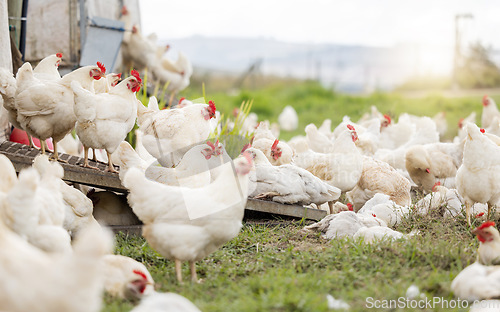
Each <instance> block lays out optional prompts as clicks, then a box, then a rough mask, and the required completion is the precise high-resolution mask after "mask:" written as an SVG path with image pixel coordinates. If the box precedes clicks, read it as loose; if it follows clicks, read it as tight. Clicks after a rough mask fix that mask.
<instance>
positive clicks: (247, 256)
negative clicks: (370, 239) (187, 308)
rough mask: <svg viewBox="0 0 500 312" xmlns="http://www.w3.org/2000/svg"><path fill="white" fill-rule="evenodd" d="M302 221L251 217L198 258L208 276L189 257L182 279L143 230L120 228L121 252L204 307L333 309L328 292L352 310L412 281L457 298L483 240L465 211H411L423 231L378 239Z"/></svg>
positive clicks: (115, 307) (397, 293)
mask: <svg viewBox="0 0 500 312" xmlns="http://www.w3.org/2000/svg"><path fill="white" fill-rule="evenodd" d="M302 228H303V224H301V223H300V222H294V221H281V222H280V223H279V224H278V225H276V224H275V225H265V224H249V223H246V224H245V225H244V227H243V229H242V231H241V232H240V234H239V235H238V236H237V237H236V238H234V239H233V240H231V241H230V242H228V243H227V244H226V245H224V246H223V247H222V248H221V249H219V250H218V251H216V252H215V253H213V254H212V255H210V256H208V257H207V258H206V259H204V260H202V261H200V262H198V263H197V269H198V274H199V277H200V278H202V279H203V282H202V283H201V284H192V283H190V282H189V281H188V278H189V271H188V266H187V264H185V265H184V267H183V274H184V277H185V283H184V284H183V285H179V284H178V283H177V281H176V278H175V273H174V263H173V262H172V261H169V260H165V259H163V258H162V257H161V256H159V255H158V254H157V253H156V252H155V251H154V250H152V249H151V248H150V247H149V245H148V244H147V242H146V241H145V240H144V239H143V238H142V237H139V236H130V235H125V234H123V233H120V234H118V235H117V247H116V253H119V254H123V255H126V256H130V257H132V258H134V259H136V260H138V261H141V262H143V263H144V264H145V265H146V267H147V268H148V269H149V270H150V272H151V274H152V276H153V278H154V279H155V281H156V289H157V290H158V291H161V292H175V293H179V294H181V295H183V296H185V297H187V298H188V299H190V300H191V301H192V302H194V303H195V304H196V305H197V306H198V307H199V308H200V309H201V310H202V311H213V312H215V311H328V308H327V301H326V295H327V294H331V295H332V296H334V297H335V298H341V299H343V300H345V301H346V302H348V303H349V304H350V305H351V310H350V311H366V310H367V309H366V306H365V305H366V301H365V298H367V297H373V298H375V299H394V300H397V298H398V297H404V296H405V293H406V290H407V288H408V287H409V286H410V285H412V284H415V285H417V286H418V287H419V288H420V290H421V291H422V292H423V293H425V294H426V296H427V297H429V298H431V300H432V297H441V298H444V299H447V300H450V299H453V294H452V293H451V290H450V284H451V281H452V280H453V278H454V277H455V276H456V275H457V274H458V273H459V272H460V271H461V270H462V269H463V268H464V267H465V266H467V265H468V264H470V263H472V262H474V261H475V252H476V249H477V247H478V243H477V240H476V239H475V238H474V237H473V236H472V235H471V234H470V231H469V230H468V228H467V227H466V226H465V222H464V220H463V218H462V219H460V220H458V221H455V220H448V221H445V220H443V219H433V218H431V217H414V216H410V217H408V218H407V219H405V220H404V222H403V223H402V224H401V225H399V226H398V228H397V229H398V230H400V231H402V232H404V233H409V232H410V231H411V230H415V229H417V230H419V231H420V234H419V235H417V236H415V237H412V238H410V239H408V240H400V241H396V242H382V243H378V244H373V245H368V244H365V243H363V242H361V241H354V240H352V239H339V240H332V241H327V240H325V239H323V238H321V237H320V236H319V235H318V234H311V233H305V232H303V231H301V229H302ZM105 305H106V306H105V308H104V309H103V311H128V310H130V308H131V307H132V304H131V303H130V302H127V301H124V300H119V299H112V298H110V297H106V298H105ZM395 311H399V310H395ZM401 311H403V310H401ZM414 311H428V310H425V309H422V310H418V309H417V310H414ZM435 311H449V310H447V309H440V308H437V309H436V310H435ZM457 311H458V310H457Z"/></svg>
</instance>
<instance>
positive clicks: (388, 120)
mask: <svg viewBox="0 0 500 312" xmlns="http://www.w3.org/2000/svg"><path fill="white" fill-rule="evenodd" d="M384 118H385V120H387V123H388V124H390V123H391V122H392V120H391V116H389V115H385V114H384Z"/></svg>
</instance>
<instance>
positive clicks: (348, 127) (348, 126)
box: [347, 125, 356, 131]
mask: <svg viewBox="0 0 500 312" xmlns="http://www.w3.org/2000/svg"><path fill="white" fill-rule="evenodd" d="M347 129H349V130H354V131H356V129H354V126H353V125H347Z"/></svg>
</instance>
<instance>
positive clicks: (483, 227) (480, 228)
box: [477, 221, 495, 230]
mask: <svg viewBox="0 0 500 312" xmlns="http://www.w3.org/2000/svg"><path fill="white" fill-rule="evenodd" d="M490 226H495V222H493V221H486V222H484V223H483V224H481V225H480V226H479V227H478V228H477V229H478V230H483V229H485V228H487V227H490Z"/></svg>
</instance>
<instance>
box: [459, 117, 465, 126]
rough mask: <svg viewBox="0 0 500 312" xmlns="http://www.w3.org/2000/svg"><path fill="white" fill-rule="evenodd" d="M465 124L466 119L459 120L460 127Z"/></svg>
mask: <svg viewBox="0 0 500 312" xmlns="http://www.w3.org/2000/svg"><path fill="white" fill-rule="evenodd" d="M463 126H464V119H463V118H460V120H459V121H458V127H459V128H462V127H463Z"/></svg>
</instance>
